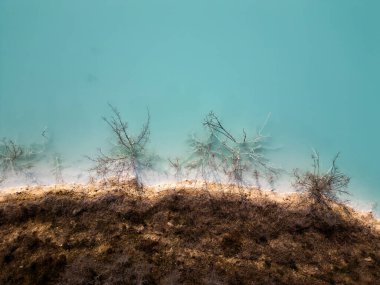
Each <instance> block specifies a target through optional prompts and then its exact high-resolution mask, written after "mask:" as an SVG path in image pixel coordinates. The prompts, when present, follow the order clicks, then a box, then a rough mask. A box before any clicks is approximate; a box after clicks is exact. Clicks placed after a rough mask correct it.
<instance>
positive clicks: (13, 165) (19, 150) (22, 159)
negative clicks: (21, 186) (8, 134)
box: [0, 138, 46, 183]
mask: <svg viewBox="0 0 380 285" xmlns="http://www.w3.org/2000/svg"><path fill="white" fill-rule="evenodd" d="M45 146H46V145H45V144H31V145H27V146H26V145H20V144H17V143H16V142H15V141H13V140H11V139H6V138H4V139H2V140H1V141H0V183H1V182H2V181H5V180H6V179H7V178H9V177H11V176H14V177H16V176H24V177H26V178H28V179H32V180H33V181H35V180H36V178H35V177H34V175H33V173H32V172H31V171H30V170H31V169H32V168H33V167H34V166H35V164H36V163H37V161H38V160H40V159H41V158H42V155H43V154H44V152H45Z"/></svg>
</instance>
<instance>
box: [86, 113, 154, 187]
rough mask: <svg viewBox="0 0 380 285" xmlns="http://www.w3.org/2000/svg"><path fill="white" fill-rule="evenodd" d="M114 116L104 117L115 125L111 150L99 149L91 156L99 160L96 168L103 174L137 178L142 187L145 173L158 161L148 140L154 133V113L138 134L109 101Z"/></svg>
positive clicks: (96, 170)
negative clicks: (148, 148)
mask: <svg viewBox="0 0 380 285" xmlns="http://www.w3.org/2000/svg"><path fill="white" fill-rule="evenodd" d="M109 106H110V108H111V110H112V112H113V116H112V117H111V118H110V119H107V118H105V117H103V119H104V121H105V122H106V123H107V124H108V126H109V127H110V128H111V130H112V132H113V135H114V139H115V142H114V146H113V148H112V149H111V150H110V152H109V153H104V152H103V151H102V150H101V149H99V155H98V156H97V157H96V158H90V159H91V160H92V161H94V162H95V163H96V166H95V167H94V168H92V169H91V170H92V171H95V172H96V173H97V174H98V175H100V176H101V177H103V178H106V177H109V176H113V177H116V178H117V179H118V180H119V179H121V178H133V179H135V180H136V182H137V185H138V187H139V188H142V186H143V183H142V174H143V172H144V171H146V170H148V169H152V168H153V166H154V163H155V162H156V161H157V158H158V157H157V156H156V155H155V154H153V153H150V152H148V150H147V144H148V142H149V137H150V125H149V124H150V115H149V111H148V118H147V121H146V123H145V124H144V125H143V127H142V128H141V130H140V132H139V133H138V135H137V136H134V135H132V134H131V133H130V131H129V129H128V123H127V122H125V121H123V119H122V118H121V115H120V112H119V111H118V110H117V109H116V108H115V107H113V106H112V105H109Z"/></svg>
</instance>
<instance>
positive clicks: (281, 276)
mask: <svg viewBox="0 0 380 285" xmlns="http://www.w3.org/2000/svg"><path fill="white" fill-rule="evenodd" d="M220 188H225V187H224V186H220V185H219V186H218V185H213V186H209V187H208V188H207V189H205V188H202V187H197V186H192V187H185V186H183V185H177V187H175V189H174V188H173V187H167V189H166V190H164V191H159V192H158V191H154V190H152V189H148V190H147V191H146V192H145V194H142V195H140V194H139V193H138V191H135V190H136V189H135V188H134V185H133V184H128V183H127V184H123V185H118V184H115V185H104V184H103V185H101V184H97V185H87V186H78V185H77V186H76V185H62V186H60V187H50V188H36V189H31V190H29V191H22V192H19V193H13V194H8V195H6V196H3V197H2V199H1V200H0V284H17V285H21V284H276V285H277V284H287V285H290V284H321V285H322V284H380V234H379V230H378V226H379V223H378V221H377V220H375V219H372V218H370V217H369V216H367V217H364V216H363V215H360V214H359V213H356V212H354V211H353V210H352V209H346V210H344V209H343V208H342V207H341V206H339V205H336V206H335V207H334V209H333V210H331V212H329V213H325V214H324V215H315V214H311V213H310V211H309V207H308V205H307V203H305V202H302V201H303V200H302V199H300V197H299V196H298V195H293V196H288V197H285V198H281V199H280V198H279V196H276V195H275V194H265V193H264V192H260V191H257V190H254V189H246V190H245V191H240V192H239V191H235V190H236V189H232V190H231V189H224V190H221V189H220Z"/></svg>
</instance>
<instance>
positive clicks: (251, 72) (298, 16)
mask: <svg viewBox="0 0 380 285" xmlns="http://www.w3.org/2000/svg"><path fill="white" fill-rule="evenodd" d="M379 11H380V2H379V1H377V0H374V1H369V0H368V1H349V0H341V1H327V0H326V1H282V0H279V1H266V0H265V1H236V0H235V1H204V0H202V1H195V0H193V1H174V0H173V1H127V0H109V1H104V0H102V1H100V0H79V1H78V0H76V1H74V0H72V1H69V0H61V1H48V0H34V1H30V0H1V1H0V137H10V138H13V139H16V140H17V141H18V142H23V143H31V142H33V141H36V140H38V139H40V133H41V132H42V130H43V129H44V128H45V127H46V126H47V127H48V129H49V131H50V133H51V134H52V136H53V137H54V149H55V150H56V151H57V152H60V153H62V156H63V158H64V160H65V164H66V165H65V166H66V169H65V170H64V172H66V174H65V173H64V175H66V176H67V177H68V176H70V175H69V173H72V172H80V171H84V169H86V166H84V165H85V164H86V160H85V159H84V158H83V156H84V155H91V154H92V153H94V152H95V150H96V148H97V147H99V146H106V145H107V139H108V138H109V137H110V133H109V132H108V130H107V128H106V125H105V124H104V122H102V120H101V116H102V115H107V114H109V110H108V107H107V102H110V103H112V104H114V105H116V106H118V108H119V109H120V111H121V112H122V114H123V116H124V117H125V119H126V120H128V121H130V122H131V125H132V126H135V127H136V128H138V127H139V125H140V124H141V123H142V121H143V120H144V118H145V110H146V107H147V106H148V107H149V109H150V113H151V117H152V144H153V145H154V148H155V149H156V150H158V151H159V152H160V154H161V155H162V156H163V157H165V156H171V157H173V156H176V155H181V154H182V155H183V154H184V153H185V152H186V144H185V142H186V138H187V136H188V134H190V133H192V132H197V133H200V132H201V131H202V126H201V122H202V119H203V116H204V115H205V114H207V112H208V111H209V110H214V111H215V112H216V113H217V114H218V115H219V116H220V117H221V118H222V120H223V122H224V123H225V124H226V125H227V126H228V127H229V128H230V129H231V130H234V131H240V129H241V128H243V127H244V128H245V129H246V130H247V131H249V130H251V133H253V132H254V131H255V130H256V127H258V126H259V125H260V124H261V123H262V122H263V121H264V120H265V118H266V116H267V114H268V113H269V112H271V113H272V117H271V120H270V121H269V124H268V126H267V129H266V130H267V132H269V133H270V134H271V135H272V137H273V142H274V145H277V146H281V149H280V150H278V151H276V152H275V153H272V157H273V160H274V162H275V163H277V164H279V165H281V166H282V167H283V168H284V169H286V170H291V169H292V168H294V167H306V166H309V165H310V159H309V157H310V149H311V148H312V147H314V148H316V149H318V150H319V151H320V153H321V156H322V159H323V161H325V162H326V163H327V162H328V161H329V160H330V158H332V157H333V155H334V154H335V153H336V152H338V151H341V160H340V165H341V168H342V169H343V170H344V171H345V172H347V173H348V174H349V175H350V176H352V184H351V188H350V190H351V192H352V193H353V197H351V199H352V200H357V201H366V202H371V201H372V202H380V190H379V186H378V185H379V183H378V181H377V180H378V179H377V178H378V174H379V172H380V166H379V160H380V155H379V151H378V146H379V145H380V133H379V123H380V119H379V112H378V109H379V106H380V99H379V94H380V92H379V91H380V78H379V74H380V32H379V27H380V17H378V14H379ZM285 178H286V177H285ZM286 179H287V178H286ZM288 180H289V179H288Z"/></svg>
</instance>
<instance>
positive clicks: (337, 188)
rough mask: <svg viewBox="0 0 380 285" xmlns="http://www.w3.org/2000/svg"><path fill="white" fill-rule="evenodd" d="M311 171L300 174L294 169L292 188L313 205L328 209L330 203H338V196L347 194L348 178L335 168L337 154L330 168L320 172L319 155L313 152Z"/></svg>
mask: <svg viewBox="0 0 380 285" xmlns="http://www.w3.org/2000/svg"><path fill="white" fill-rule="evenodd" d="M311 157H312V160H313V171H306V172H301V171H300V170H299V169H295V170H294V172H293V176H294V181H293V184H292V185H293V187H294V188H295V189H296V190H297V191H299V192H301V193H305V194H306V195H307V197H308V198H309V199H310V200H311V202H312V204H313V205H317V206H318V205H319V206H323V207H326V206H327V207H329V204H330V203H331V202H334V203H339V202H340V195H342V194H349V192H348V191H347V190H346V189H347V187H348V184H349V182H350V177H348V176H347V175H345V174H343V173H342V172H341V171H340V170H339V168H338V167H337V164H336V161H337V159H338V157H339V153H337V154H336V156H335V157H334V159H333V161H332V165H331V167H330V168H329V169H328V170H327V171H326V172H321V170H320V158H319V153H318V152H317V151H315V150H313V153H312V156H311Z"/></svg>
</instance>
